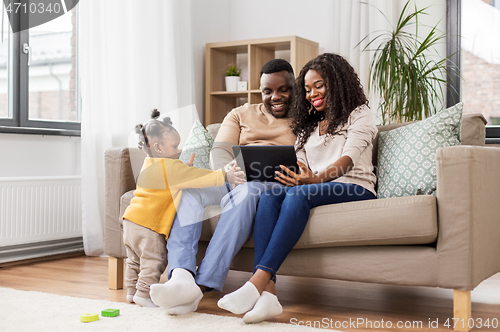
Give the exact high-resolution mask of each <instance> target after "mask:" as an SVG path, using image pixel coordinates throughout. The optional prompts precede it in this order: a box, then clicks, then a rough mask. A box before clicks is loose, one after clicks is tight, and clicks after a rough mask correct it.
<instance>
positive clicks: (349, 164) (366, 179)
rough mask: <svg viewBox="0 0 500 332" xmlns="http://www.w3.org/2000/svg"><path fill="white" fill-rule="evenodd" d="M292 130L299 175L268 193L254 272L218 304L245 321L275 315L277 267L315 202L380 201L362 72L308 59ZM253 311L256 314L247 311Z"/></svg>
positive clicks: (283, 177)
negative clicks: (361, 81) (357, 72)
mask: <svg viewBox="0 0 500 332" xmlns="http://www.w3.org/2000/svg"><path fill="white" fill-rule="evenodd" d="M294 91H295V93H296V95H295V96H294V100H293V105H292V109H291V114H290V116H291V117H292V121H293V122H292V130H293V132H294V133H295V134H296V135H297V141H296V143H295V149H296V152H297V159H298V165H299V167H300V174H296V173H294V172H292V171H291V170H289V169H288V168H286V167H284V166H282V169H283V171H284V172H283V173H280V172H276V179H277V180H278V181H279V182H281V183H282V184H284V185H286V187H283V188H281V190H270V191H267V192H265V193H264V194H263V195H262V196H261V198H260V201H259V206H258V209H257V215H256V217H255V228H254V243H255V264H254V274H253V276H252V277H251V278H250V280H249V281H248V282H247V283H245V285H243V286H242V287H241V288H239V289H238V290H236V291H234V292H233V293H230V294H227V295H226V296H224V297H223V298H222V299H220V300H219V302H218V305H219V307H221V308H223V309H226V310H229V311H231V312H233V313H235V314H242V313H245V312H247V311H248V312H247V313H246V315H245V316H244V317H243V321H244V322H245V323H255V322H260V321H262V320H265V319H269V318H273V317H276V316H277V315H279V314H281V312H282V311H283V309H282V307H281V305H280V303H279V302H278V299H277V297H276V291H275V282H276V272H277V271H278V269H279V267H280V266H281V264H282V263H283V261H284V260H285V258H286V256H287V255H288V254H289V253H290V251H291V250H292V248H293V247H294V245H295V244H296V243H297V241H298V240H299V238H300V236H301V235H302V233H303V231H304V228H305V226H306V224H307V221H308V219H309V214H310V210H311V209H312V208H314V207H317V206H321V205H326V204H336V203H345V202H352V201H359V200H366V199H374V198H376V193H375V182H376V177H375V174H374V173H373V165H372V161H371V160H372V149H373V145H372V140H373V138H374V137H375V135H376V133H377V127H376V126H375V123H374V119H373V115H372V114H371V112H370V109H369V108H368V100H367V99H366V96H365V94H364V92H363V88H362V86H361V84H360V81H359V78H358V75H357V74H356V72H355V71H354V69H353V68H352V66H351V65H350V64H349V63H348V62H347V61H346V60H345V59H344V58H342V57H341V56H339V55H336V54H331V53H325V54H322V55H319V56H318V57H316V58H314V59H313V60H311V61H309V62H308V63H307V64H306V65H305V66H304V68H303V69H302V70H301V72H300V75H299V77H298V78H297V80H296V81H295V87H294ZM249 310H250V311H249Z"/></svg>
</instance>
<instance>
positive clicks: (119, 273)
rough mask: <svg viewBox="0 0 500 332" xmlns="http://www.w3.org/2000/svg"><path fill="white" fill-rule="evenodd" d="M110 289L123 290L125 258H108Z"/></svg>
mask: <svg viewBox="0 0 500 332" xmlns="http://www.w3.org/2000/svg"><path fill="white" fill-rule="evenodd" d="M108 285H109V289H122V288H123V258H115V257H108Z"/></svg>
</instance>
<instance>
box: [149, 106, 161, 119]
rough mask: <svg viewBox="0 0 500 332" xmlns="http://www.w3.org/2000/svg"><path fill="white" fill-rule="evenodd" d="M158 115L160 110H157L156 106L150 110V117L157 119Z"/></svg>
mask: <svg viewBox="0 0 500 332" xmlns="http://www.w3.org/2000/svg"><path fill="white" fill-rule="evenodd" d="M159 116H160V111H158V110H157V109H156V108H155V109H154V110H153V111H152V112H151V119H155V120H156V119H158V117H159Z"/></svg>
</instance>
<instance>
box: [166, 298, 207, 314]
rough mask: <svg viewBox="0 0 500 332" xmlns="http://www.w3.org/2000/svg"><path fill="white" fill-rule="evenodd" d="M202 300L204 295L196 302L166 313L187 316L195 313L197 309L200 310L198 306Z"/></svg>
mask: <svg viewBox="0 0 500 332" xmlns="http://www.w3.org/2000/svg"><path fill="white" fill-rule="evenodd" d="M202 298H203V294H201V295H200V297H198V298H197V299H196V300H195V301H194V302H191V303H188V304H183V305H178V306H176V307H173V308H170V309H166V310H165V312H166V313H167V314H169V315H185V314H189V313H191V312H195V311H196V309H198V304H199V303H200V301H201V299H202Z"/></svg>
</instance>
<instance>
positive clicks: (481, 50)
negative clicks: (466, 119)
mask: <svg viewBox="0 0 500 332" xmlns="http://www.w3.org/2000/svg"><path fill="white" fill-rule="evenodd" d="M460 25H461V33H460V34H461V40H460V53H461V61H460V72H461V75H462V88H461V94H462V100H463V102H464V113H481V114H483V115H484V117H485V118H486V120H487V121H488V123H487V125H486V126H487V127H486V137H487V139H486V141H487V143H500V122H499V119H500V39H499V37H498V36H499V35H500V1H498V0H462V1H461V16H460Z"/></svg>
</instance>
